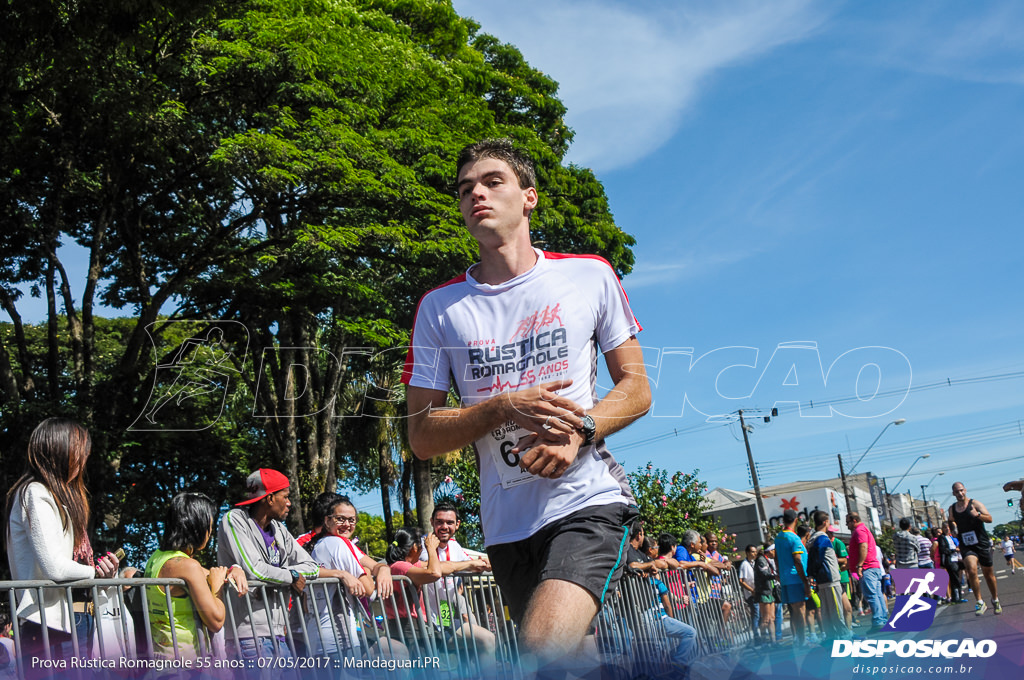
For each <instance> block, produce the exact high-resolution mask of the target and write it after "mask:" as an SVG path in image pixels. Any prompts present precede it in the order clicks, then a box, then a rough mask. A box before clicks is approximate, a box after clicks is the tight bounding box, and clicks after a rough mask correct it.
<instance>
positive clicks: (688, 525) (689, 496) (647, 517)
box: [626, 463, 723, 537]
mask: <svg viewBox="0 0 1024 680" xmlns="http://www.w3.org/2000/svg"><path fill="white" fill-rule="evenodd" d="M698 472H699V471H698V470H694V471H693V472H674V473H671V474H670V473H669V472H668V471H667V470H662V469H660V468H656V467H654V466H653V465H652V464H651V463H648V464H647V467H645V468H643V469H641V470H639V471H636V472H630V473H629V474H627V475H626V476H627V478H628V479H629V486H630V488H631V489H632V491H633V496H634V498H636V502H637V507H638V508H639V509H640V519H641V521H643V522H644V527H645V531H646V532H647V533H648V534H650V535H651V536H653V537H657V534H659V533H661V532H668V533H670V534H673V535H675V536H676V537H678V536H681V535H682V533H683V532H684V531H686V530H688V529H693V530H695V531H697V532H699V533H700V534H702V535H703V534H705V533H707V532H709V531H713V532H715V533H718V534H722V533H723V531H722V529H721V528H720V527H719V525H718V521H717V520H716V519H715V518H714V516H713V515H705V514H704V513H706V512H707V511H708V510H710V509H711V505H710V503H709V502H708V500H707V499H705V498H704V494H705V493H707V483H705V482H702V481H700V480H699V479H698V478H697V473H698Z"/></svg>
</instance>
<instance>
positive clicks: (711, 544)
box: [707, 536, 718, 551]
mask: <svg viewBox="0 0 1024 680" xmlns="http://www.w3.org/2000/svg"><path fill="white" fill-rule="evenodd" d="M707 540H708V550H711V551H715V550H718V538H717V537H716V536H711V537H710V538H708V539H707Z"/></svg>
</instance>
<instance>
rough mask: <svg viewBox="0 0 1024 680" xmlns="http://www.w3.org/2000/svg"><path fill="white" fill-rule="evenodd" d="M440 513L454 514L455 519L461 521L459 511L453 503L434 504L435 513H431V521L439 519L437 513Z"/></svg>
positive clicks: (439, 502)
mask: <svg viewBox="0 0 1024 680" xmlns="http://www.w3.org/2000/svg"><path fill="white" fill-rule="evenodd" d="M439 512H454V513H455V519H456V520H458V519H459V509H458V508H456V507H455V503H452V502H451V501H438V502H437V503H434V511H433V512H432V513H430V519H431V521H433V520H434V518H435V517H437V513H439Z"/></svg>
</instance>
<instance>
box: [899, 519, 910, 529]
mask: <svg viewBox="0 0 1024 680" xmlns="http://www.w3.org/2000/svg"><path fill="white" fill-rule="evenodd" d="M909 528H910V520H909V519H907V518H906V517H901V518H900V529H903V530H904V531H906V530H907V529H909Z"/></svg>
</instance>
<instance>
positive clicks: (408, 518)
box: [401, 459, 416, 527]
mask: <svg viewBox="0 0 1024 680" xmlns="http://www.w3.org/2000/svg"><path fill="white" fill-rule="evenodd" d="M412 467H413V462H412V461H411V460H409V459H405V460H403V461H402V484H401V493H402V517H403V519H404V520H405V525H406V526H410V527H411V526H412V525H414V524H416V515H414V514H413V511H412Z"/></svg>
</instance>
